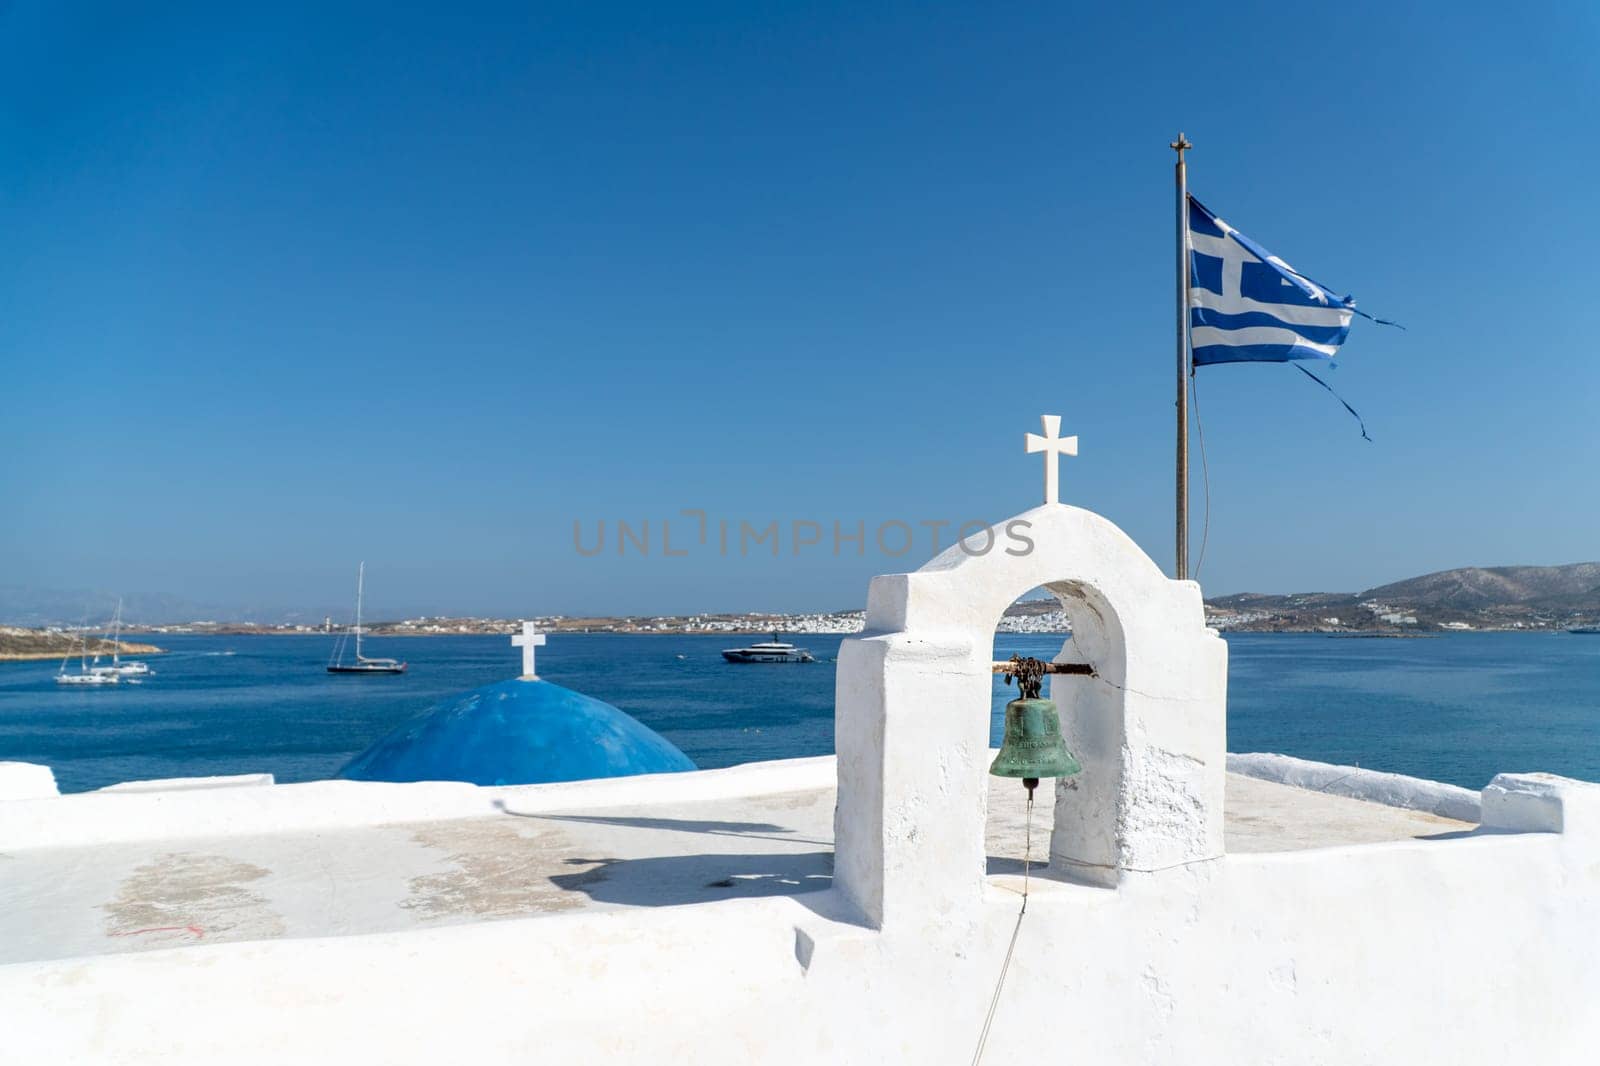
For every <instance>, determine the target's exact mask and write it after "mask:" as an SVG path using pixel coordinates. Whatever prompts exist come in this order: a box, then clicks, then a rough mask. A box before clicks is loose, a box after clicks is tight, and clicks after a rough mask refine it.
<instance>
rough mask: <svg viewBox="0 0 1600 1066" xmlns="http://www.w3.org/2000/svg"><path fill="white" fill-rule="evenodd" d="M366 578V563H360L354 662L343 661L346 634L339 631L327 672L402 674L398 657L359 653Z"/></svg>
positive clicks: (357, 582)
mask: <svg viewBox="0 0 1600 1066" xmlns="http://www.w3.org/2000/svg"><path fill="white" fill-rule="evenodd" d="M366 580H367V564H366V563H364V562H363V563H362V564H361V565H360V567H358V568H357V569H356V628H355V635H356V639H355V645H356V657H355V661H354V662H345V659H344V651H345V644H346V642H347V637H348V634H345V633H341V634H340V635H339V639H338V641H337V642H336V643H335V644H334V646H333V654H332V655H331V656H330V657H329V658H328V673H330V674H403V673H405V672H406V664H405V663H403V662H401V661H400V660H398V659H369V658H367V657H366V656H365V655H362V654H361V597H362V593H363V591H364V586H365V585H366Z"/></svg>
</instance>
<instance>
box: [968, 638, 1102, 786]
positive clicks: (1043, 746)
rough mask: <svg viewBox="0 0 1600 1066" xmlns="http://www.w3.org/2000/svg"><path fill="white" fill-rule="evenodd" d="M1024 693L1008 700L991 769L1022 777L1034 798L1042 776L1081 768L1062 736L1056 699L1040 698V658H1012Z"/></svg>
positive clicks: (1000, 774) (1068, 773)
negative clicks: (1002, 739)
mask: <svg viewBox="0 0 1600 1066" xmlns="http://www.w3.org/2000/svg"><path fill="white" fill-rule="evenodd" d="M1012 668H1013V673H1010V674H1007V675H1006V681H1007V682H1008V683H1009V682H1010V680H1011V678H1012V676H1013V675H1014V676H1015V677H1016V679H1017V686H1018V688H1019V689H1021V697H1020V698H1018V699H1014V700H1012V701H1011V702H1010V703H1008V704H1006V732H1005V739H1004V741H1003V742H1002V743H1001V745H1000V754H998V755H996V756H995V759H994V762H993V763H992V764H991V765H990V766H989V772H990V773H991V774H994V775H995V776H996V777H1020V778H1022V785H1023V787H1024V788H1026V789H1027V790H1028V798H1029V799H1032V798H1033V790H1034V789H1035V788H1037V787H1038V785H1039V779H1040V778H1041V777H1071V776H1072V775H1073V774H1075V773H1077V772H1078V771H1080V770H1082V769H1083V767H1082V766H1080V765H1078V760H1077V759H1075V758H1073V757H1072V752H1070V751H1068V750H1067V745H1066V742H1065V741H1064V740H1062V739H1061V715H1060V714H1059V713H1058V712H1057V711H1056V705H1055V701H1054V700H1046V699H1041V698H1039V689H1040V683H1041V682H1042V680H1043V677H1044V663H1042V662H1040V661H1039V660H1038V659H1018V658H1015V657H1014V658H1013V659H1012Z"/></svg>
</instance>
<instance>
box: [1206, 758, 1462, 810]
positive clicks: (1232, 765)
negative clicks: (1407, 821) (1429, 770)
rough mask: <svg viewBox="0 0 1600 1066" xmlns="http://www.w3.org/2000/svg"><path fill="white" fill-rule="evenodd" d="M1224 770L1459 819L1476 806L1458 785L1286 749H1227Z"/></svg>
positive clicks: (1315, 790)
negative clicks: (1235, 751) (1281, 751)
mask: <svg viewBox="0 0 1600 1066" xmlns="http://www.w3.org/2000/svg"><path fill="white" fill-rule="evenodd" d="M1228 772H1229V773H1234V774H1244V775H1245V776H1246V777H1257V778H1260V779H1261V780H1263V781H1279V782H1282V783H1283V784H1286V785H1295V786H1296V787H1298V788H1305V789H1310V790H1312V791H1313V792H1328V793H1331V794H1333V795H1336V796H1349V797H1350V798H1351V799H1359V800H1368V801H1370V802H1372V803H1382V804H1386V805H1387V806H1390V807H1404V808H1405V809H1406V810H1410V811H1427V812H1428V813H1429V814H1437V815H1439V816H1440V817H1441V818H1459V819H1460V820H1462V821H1464V822H1476V821H1477V820H1478V815H1479V811H1480V809H1481V806H1482V804H1481V802H1480V796H1479V793H1477V792H1474V791H1472V790H1471V789H1466V788H1461V787H1460V786H1458V785H1446V784H1442V783H1440V782H1438V781H1425V780H1423V779H1422V778H1420V777H1407V776H1405V775H1404V774H1391V773H1385V772H1383V771H1381V770H1368V769H1366V768H1364V767H1360V766H1337V765H1334V764H1332V763H1323V762H1313V761H1311V760H1310V759H1297V758H1295V757H1294V756H1292V755H1276V754H1272V753H1269V752H1246V753H1242V754H1230V755H1229V756H1228Z"/></svg>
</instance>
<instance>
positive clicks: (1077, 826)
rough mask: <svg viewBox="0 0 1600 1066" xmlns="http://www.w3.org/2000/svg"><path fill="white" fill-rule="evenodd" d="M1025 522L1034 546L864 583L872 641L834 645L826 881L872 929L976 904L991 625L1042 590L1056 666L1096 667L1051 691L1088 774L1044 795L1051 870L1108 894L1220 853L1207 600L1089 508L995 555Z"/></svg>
mask: <svg viewBox="0 0 1600 1066" xmlns="http://www.w3.org/2000/svg"><path fill="white" fill-rule="evenodd" d="M1018 523H1021V524H1022V525H1021V527H1020V528H1022V529H1024V530H1025V531H1026V536H1027V539H1028V540H1030V541H1031V542H1032V547H1031V550H1027V551H1017V552H1011V551H1005V550H1001V549H995V550H990V551H988V552H985V553H983V554H975V553H973V552H972V551H970V550H968V549H967V548H965V547H963V546H962V545H960V544H958V545H955V546H953V547H952V548H950V549H949V550H947V551H945V552H944V553H943V554H941V555H939V556H938V557H937V558H935V559H933V560H932V561H930V562H929V563H928V564H927V565H926V566H924V567H922V569H920V570H918V571H916V572H915V573H911V574H889V575H884V576H881V577H878V578H875V579H874V580H873V582H872V585H871V588H870V590H869V592H868V599H867V621H866V629H865V631H864V632H863V633H862V635H861V636H860V637H857V638H854V639H851V640H847V641H845V642H844V644H843V645H842V646H841V648H840V654H839V671H838V682H837V689H836V713H835V743H836V746H837V750H838V753H839V770H838V773H839V806H838V813H837V816H836V822H837V824H836V827H835V830H836V855H835V879H836V884H837V885H838V887H839V888H840V890H841V891H842V892H844V893H845V895H846V896H847V897H848V898H849V899H850V900H851V901H852V902H853V903H854V904H855V905H856V906H857V907H858V908H860V910H861V911H862V912H863V913H864V914H865V916H866V917H867V918H868V920H869V921H871V922H873V923H874V924H880V925H883V926H886V927H887V926H889V925H898V924H900V923H902V922H907V923H911V922H933V923H935V924H937V923H939V922H946V921H949V920H950V919H952V918H953V917H954V916H955V915H956V914H958V913H960V912H961V911H962V910H965V909H967V908H970V907H974V906H978V905H980V904H981V901H982V896H983V880H984V871H985V853H986V849H985V846H984V823H985V817H986V813H987V788H988V782H987V771H988V767H989V761H990V753H989V708H990V699H991V691H992V685H993V673H992V663H993V656H994V651H993V647H994V629H995V625H996V624H997V623H998V621H999V619H1000V617H1001V615H1002V614H1003V613H1004V611H1005V609H1006V607H1007V606H1009V605H1010V604H1011V603H1012V602H1014V601H1015V600H1016V599H1017V598H1018V597H1019V596H1021V595H1023V594H1025V593H1027V592H1028V591H1030V590H1032V589H1035V588H1039V587H1043V588H1045V589H1047V590H1049V591H1050V592H1051V593H1053V594H1054V595H1055V596H1056V597H1057V599H1058V600H1060V602H1061V604H1062V607H1063V609H1064V610H1065V611H1066V613H1067V616H1068V619H1069V621H1070V624H1071V626H1072V630H1073V637H1072V639H1071V640H1070V641H1068V642H1066V643H1065V644H1064V645H1063V647H1062V650H1061V652H1060V653H1059V654H1058V655H1057V656H1056V661H1079V662H1083V663H1086V664H1088V666H1089V667H1090V668H1092V671H1093V672H1092V673H1091V674H1079V675H1071V674H1069V675H1053V676H1052V677H1051V678H1050V684H1049V686H1048V688H1047V692H1046V694H1047V695H1049V696H1051V698H1053V699H1054V700H1055V701H1056V703H1057V705H1058V707H1059V709H1060V713H1061V724H1062V731H1063V734H1064V736H1065V738H1066V742H1067V746H1068V747H1069V748H1070V749H1071V750H1072V752H1073V753H1074V754H1075V755H1076V756H1077V758H1078V760H1079V762H1080V763H1082V765H1083V771H1082V772H1081V773H1080V774H1078V775H1076V776H1075V777H1073V778H1070V779H1066V780H1065V781H1063V782H1057V783H1056V784H1055V786H1054V788H1055V800H1054V825H1053V827H1052V828H1051V832H1050V862H1051V864H1052V865H1053V866H1055V867H1056V868H1057V870H1059V871H1063V872H1067V873H1069V874H1071V875H1072V876H1075V877H1078V878H1081V879H1087V880H1092V881H1095V882H1097V883H1101V884H1116V883H1117V882H1118V881H1119V880H1120V879H1121V878H1122V877H1123V876H1124V875H1125V874H1127V873H1130V872H1150V871H1157V870H1161V869H1166V868H1170V867H1174V866H1179V865H1183V864H1185V863H1189V862H1195V861H1200V860H1204V859H1210V858H1215V857H1217V856H1220V855H1221V854H1222V791H1223V781H1224V773H1225V750H1226V744H1225V708H1226V686H1227V650H1226V646H1225V645H1224V644H1223V642H1222V640H1221V639H1220V638H1219V637H1218V636H1217V635H1216V634H1215V633H1213V632H1211V631H1210V630H1208V629H1207V628H1206V626H1205V618H1204V611H1203V608H1202V605H1201V598H1200V589H1199V586H1198V585H1196V584H1194V583H1193V582H1188V581H1173V580H1170V579H1168V578H1167V577H1165V576H1164V575H1163V574H1162V573H1161V571H1160V570H1159V568H1157V567H1156V565H1155V563H1154V562H1152V561H1151V560H1150V558H1149V557H1148V556H1147V555H1145V554H1144V552H1143V551H1141V550H1140V549H1139V547H1138V546H1137V545H1136V544H1134V543H1133V541H1132V540H1131V539H1130V538H1129V537H1128V536H1127V535H1126V534H1124V533H1123V532H1122V531H1121V530H1120V529H1118V528H1117V527H1116V526H1114V525H1112V524H1111V523H1110V522H1108V521H1106V520H1105V519H1104V518H1101V517H1100V516H1099V515H1096V514H1093V513H1092V512H1089V511H1085V510H1082V509H1080V508H1076V507H1068V506H1065V505H1062V504H1057V503H1048V504H1046V505H1044V506H1043V507H1038V508H1035V509H1034V510H1032V511H1028V512H1025V513H1024V514H1022V515H1019V516H1017V517H1016V518H1014V519H1011V520H1010V521H1009V522H1007V523H1002V524H1001V525H1000V526H996V527H995V529H994V531H993V532H994V533H995V534H996V537H995V538H994V540H995V542H996V543H997V544H1003V543H1005V541H1004V540H1003V539H1001V537H1000V534H1001V533H1002V531H1004V530H1013V529H1015V528H1018ZM1045 787H1047V788H1048V787H1050V786H1049V784H1048V783H1047V784H1046V786H1045ZM1043 795H1048V793H1045V794H1043ZM1041 798H1042V796H1041Z"/></svg>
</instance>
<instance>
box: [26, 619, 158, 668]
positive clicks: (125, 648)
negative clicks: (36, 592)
mask: <svg viewBox="0 0 1600 1066" xmlns="http://www.w3.org/2000/svg"><path fill="white" fill-rule="evenodd" d="M78 641H79V636H78V634H76V633H68V632H65V631H63V630H59V629H24V628H22V627H20V626H0V662H35V661H39V660H43V659H59V658H61V657H63V656H65V655H69V654H71V653H72V652H75V651H76V650H77V649H78ZM164 651H165V649H164V648H158V647H156V646H155V645H154V644H138V643H135V642H134V641H131V640H119V641H111V640H106V639H104V638H103V637H94V638H91V639H90V640H89V647H88V653H89V654H90V655H111V654H112V653H113V652H114V653H116V654H118V655H160V654H162V653H163V652H164Z"/></svg>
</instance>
